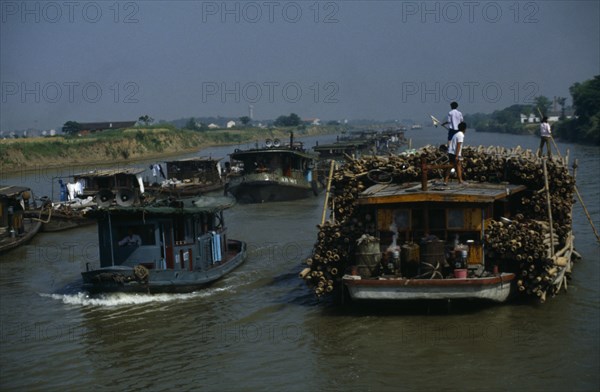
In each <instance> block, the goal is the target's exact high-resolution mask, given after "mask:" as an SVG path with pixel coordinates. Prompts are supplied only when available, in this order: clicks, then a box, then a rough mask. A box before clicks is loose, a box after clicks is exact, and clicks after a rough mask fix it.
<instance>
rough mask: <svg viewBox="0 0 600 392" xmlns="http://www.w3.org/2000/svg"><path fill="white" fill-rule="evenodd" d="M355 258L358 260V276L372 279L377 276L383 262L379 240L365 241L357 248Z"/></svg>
mask: <svg viewBox="0 0 600 392" xmlns="http://www.w3.org/2000/svg"><path fill="white" fill-rule="evenodd" d="M354 256H355V258H356V267H357V269H358V274H359V275H360V276H362V277H365V278H370V277H371V276H373V275H374V274H375V272H376V270H377V267H378V266H379V262H380V261H381V249H380V248H379V240H378V239H376V238H374V239H370V240H365V241H363V242H362V243H360V244H359V245H358V246H357V248H356V253H355V254H354Z"/></svg>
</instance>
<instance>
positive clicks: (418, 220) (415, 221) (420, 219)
mask: <svg viewBox="0 0 600 392" xmlns="http://www.w3.org/2000/svg"><path fill="white" fill-rule="evenodd" d="M412 229H413V230H423V229H425V218H424V214H423V210H421V209H414V210H412Z"/></svg>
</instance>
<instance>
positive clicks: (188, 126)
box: [185, 117, 200, 131]
mask: <svg viewBox="0 0 600 392" xmlns="http://www.w3.org/2000/svg"><path fill="white" fill-rule="evenodd" d="M185 128H186V129H191V130H192V131H199V130H200V127H199V126H198V123H197V122H196V119H195V118H194V117H191V118H190V119H189V120H188V122H187V123H186V124H185Z"/></svg>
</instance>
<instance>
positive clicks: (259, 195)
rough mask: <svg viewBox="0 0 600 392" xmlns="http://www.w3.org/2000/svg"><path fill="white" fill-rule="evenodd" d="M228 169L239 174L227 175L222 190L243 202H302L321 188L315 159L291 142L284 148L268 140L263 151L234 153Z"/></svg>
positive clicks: (299, 144)
mask: <svg viewBox="0 0 600 392" xmlns="http://www.w3.org/2000/svg"><path fill="white" fill-rule="evenodd" d="M230 157H231V163H230V165H231V166H230V167H239V168H240V171H238V172H234V171H231V172H230V173H228V174H227V183H226V186H225V191H226V192H229V193H231V194H232V195H233V196H235V198H236V199H237V200H238V201H240V202H244V203H263V202H271V201H287V200H298V199H305V198H308V197H310V196H313V195H314V196H316V195H317V194H318V193H319V192H320V191H321V190H322V188H323V187H322V185H321V183H320V182H319V181H318V180H319V179H318V178H317V173H316V171H315V170H314V169H315V166H316V161H317V158H318V157H317V156H316V155H314V154H311V153H308V152H307V151H305V150H304V148H303V145H302V143H299V142H294V138H293V134H292V136H291V137H290V142H289V144H287V145H282V144H281V143H280V142H279V141H278V140H274V141H271V140H267V142H266V145H265V146H264V147H262V148H258V147H257V148H254V149H249V150H236V151H235V152H234V153H233V154H230Z"/></svg>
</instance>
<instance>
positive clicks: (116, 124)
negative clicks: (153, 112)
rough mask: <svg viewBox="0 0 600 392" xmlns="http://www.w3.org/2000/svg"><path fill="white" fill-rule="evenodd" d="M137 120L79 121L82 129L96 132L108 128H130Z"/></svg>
mask: <svg viewBox="0 0 600 392" xmlns="http://www.w3.org/2000/svg"><path fill="white" fill-rule="evenodd" d="M136 123H137V121H112V122H93V123H79V125H81V130H82V131H89V132H96V131H105V130H108V129H122V128H131V127H133V126H135V124H136Z"/></svg>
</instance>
